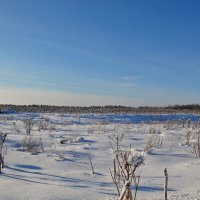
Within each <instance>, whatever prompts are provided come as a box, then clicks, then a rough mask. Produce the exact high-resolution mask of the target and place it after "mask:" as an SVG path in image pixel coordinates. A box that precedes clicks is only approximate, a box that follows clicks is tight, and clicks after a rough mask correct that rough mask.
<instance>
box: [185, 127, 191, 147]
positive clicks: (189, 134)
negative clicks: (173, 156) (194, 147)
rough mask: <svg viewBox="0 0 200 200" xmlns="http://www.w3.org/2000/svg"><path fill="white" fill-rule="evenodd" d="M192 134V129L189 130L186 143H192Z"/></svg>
mask: <svg viewBox="0 0 200 200" xmlns="http://www.w3.org/2000/svg"><path fill="white" fill-rule="evenodd" d="M191 135H192V132H191V131H187V133H186V135H185V137H186V143H185V145H188V146H189V145H190V140H191Z"/></svg>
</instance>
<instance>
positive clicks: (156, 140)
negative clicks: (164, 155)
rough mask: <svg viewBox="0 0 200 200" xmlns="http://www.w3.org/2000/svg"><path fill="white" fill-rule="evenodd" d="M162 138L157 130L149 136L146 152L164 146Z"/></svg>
mask: <svg viewBox="0 0 200 200" xmlns="http://www.w3.org/2000/svg"><path fill="white" fill-rule="evenodd" d="M162 142H163V141H162V138H161V137H160V135H159V134H158V133H157V132H156V133H154V134H153V135H151V137H150V138H149V141H148V142H147V145H146V146H145V148H144V152H146V153H150V152H151V151H152V150H153V149H156V148H160V147H162Z"/></svg>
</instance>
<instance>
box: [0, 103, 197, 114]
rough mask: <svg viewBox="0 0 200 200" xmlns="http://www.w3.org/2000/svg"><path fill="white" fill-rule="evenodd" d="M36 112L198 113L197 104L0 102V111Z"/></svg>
mask: <svg viewBox="0 0 200 200" xmlns="http://www.w3.org/2000/svg"><path fill="white" fill-rule="evenodd" d="M9 112H36V113H68V114H85V113H93V114H178V113H180V114H200V105H199V104H188V105H174V106H166V107H152V106H141V107H126V106H113V105H107V106H85V107H84V106H52V105H35V104H34V105H11V104H0V113H9Z"/></svg>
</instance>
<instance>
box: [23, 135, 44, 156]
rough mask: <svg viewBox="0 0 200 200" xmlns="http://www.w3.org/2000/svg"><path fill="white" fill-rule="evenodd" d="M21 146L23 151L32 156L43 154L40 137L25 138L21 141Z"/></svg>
mask: <svg viewBox="0 0 200 200" xmlns="http://www.w3.org/2000/svg"><path fill="white" fill-rule="evenodd" d="M21 145H22V150H23V151H28V152H30V153H31V154H34V155H36V154H38V153H42V152H44V146H43V142H42V139H41V137H40V138H33V137H32V136H25V137H24V138H23V139H22V141H21Z"/></svg>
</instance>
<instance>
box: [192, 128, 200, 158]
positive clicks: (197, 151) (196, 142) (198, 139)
mask: <svg viewBox="0 0 200 200" xmlns="http://www.w3.org/2000/svg"><path fill="white" fill-rule="evenodd" d="M192 147H193V153H194V155H195V156H196V157H200V130H198V131H196V132H195V134H194V139H193V143H192Z"/></svg>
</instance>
